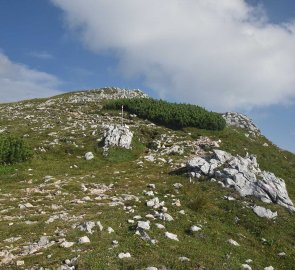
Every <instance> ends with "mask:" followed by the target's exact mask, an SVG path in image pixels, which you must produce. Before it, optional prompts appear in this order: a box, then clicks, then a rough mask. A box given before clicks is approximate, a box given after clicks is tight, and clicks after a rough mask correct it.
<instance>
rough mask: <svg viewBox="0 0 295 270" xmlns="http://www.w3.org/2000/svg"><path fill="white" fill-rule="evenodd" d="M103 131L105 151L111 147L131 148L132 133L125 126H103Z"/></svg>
mask: <svg viewBox="0 0 295 270" xmlns="http://www.w3.org/2000/svg"><path fill="white" fill-rule="evenodd" d="M104 129H105V130H104V150H105V151H107V150H108V149H109V147H111V146H119V147H123V148H126V149H130V148H131V143H132V138H133V133H132V132H131V131H130V130H129V127H128V126H127V125H124V126H122V125H105V126H104Z"/></svg>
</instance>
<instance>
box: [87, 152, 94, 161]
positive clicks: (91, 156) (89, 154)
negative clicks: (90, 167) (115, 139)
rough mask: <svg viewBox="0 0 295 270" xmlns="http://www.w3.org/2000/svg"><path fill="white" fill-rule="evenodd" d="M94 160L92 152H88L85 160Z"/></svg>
mask: <svg viewBox="0 0 295 270" xmlns="http://www.w3.org/2000/svg"><path fill="white" fill-rule="evenodd" d="M93 158H94V155H93V153H92V152H87V153H86V154H85V159H86V160H91V159H93Z"/></svg>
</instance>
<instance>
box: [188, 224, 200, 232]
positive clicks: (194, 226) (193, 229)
mask: <svg viewBox="0 0 295 270" xmlns="http://www.w3.org/2000/svg"><path fill="white" fill-rule="evenodd" d="M200 230H202V228H201V227H198V226H196V225H193V226H191V227H190V231H191V232H197V231H200Z"/></svg>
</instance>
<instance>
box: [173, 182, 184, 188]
mask: <svg viewBox="0 0 295 270" xmlns="http://www.w3.org/2000/svg"><path fill="white" fill-rule="evenodd" d="M173 187H174V188H176V189H180V188H182V187H183V185H182V184H181V183H175V184H173Z"/></svg>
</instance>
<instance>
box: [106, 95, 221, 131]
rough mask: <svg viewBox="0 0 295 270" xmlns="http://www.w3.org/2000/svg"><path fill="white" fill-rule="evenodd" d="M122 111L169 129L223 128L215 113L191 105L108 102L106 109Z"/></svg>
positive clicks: (142, 100) (132, 101)
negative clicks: (122, 107)
mask: <svg viewBox="0 0 295 270" xmlns="http://www.w3.org/2000/svg"><path fill="white" fill-rule="evenodd" d="M122 105H124V109H125V110H126V111H128V112H129V113H132V114H136V115H137V116H138V117H141V118H144V119H148V120H150V121H153V122H155V123H157V124H161V125H165V126H168V127H171V128H184V127H197V128H202V129H209V130H222V129H224V127H225V124H226V123H225V120H224V119H223V117H222V116H221V115H220V114H218V113H215V112H209V111H207V110H205V109H204V108H201V107H199V106H196V105H191V104H177V103H170V102H167V101H163V100H155V99H147V98H135V99H116V100H111V101H109V102H108V103H107V104H106V105H105V108H106V109H110V110H117V109H121V106H122Z"/></svg>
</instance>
